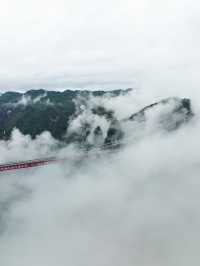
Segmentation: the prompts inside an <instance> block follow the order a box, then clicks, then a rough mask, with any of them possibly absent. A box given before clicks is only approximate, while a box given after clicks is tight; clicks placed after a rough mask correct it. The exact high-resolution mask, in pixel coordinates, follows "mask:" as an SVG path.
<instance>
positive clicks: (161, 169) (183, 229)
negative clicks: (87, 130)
mask: <svg viewBox="0 0 200 266" xmlns="http://www.w3.org/2000/svg"><path fill="white" fill-rule="evenodd" d="M151 97H152V96H150V98H149V97H147V94H144V95H142V94H141V93H139V94H133V95H132V96H130V95H129V97H127V96H126V95H125V96H120V97H118V98H115V99H112V100H111V101H110V102H109V100H108V99H104V100H102V102H103V104H104V105H105V106H108V107H110V108H111V109H113V110H114V111H115V112H116V114H119V115H122V117H123V116H127V115H128V114H129V115H130V114H132V111H133V110H132V109H131V106H132V108H133V109H134V108H136V109H137V108H138V107H140V106H145V105H146V103H147V102H149V101H151V100H152V99H151ZM191 97H192V95H191ZM131 102H132V105H131ZM120 103H121V104H120ZM193 108H194V113H195V114H196V116H195V118H194V119H193V120H192V121H191V123H188V124H186V125H185V126H183V127H182V128H180V129H179V130H177V131H175V132H171V133H170V134H169V133H164V132H163V131H160V130H159V129H158V130H156V131H155V133H154V134H146V135H145V136H143V138H141V139H140V140H139V141H137V142H136V141H135V139H134V138H131V137H130V135H131V132H129V134H130V135H129V138H128V139H127V141H126V145H125V147H124V148H123V149H121V150H120V151H118V152H113V153H107V152H103V151H102V153H95V152H94V153H91V154H88V156H86V157H85V159H82V160H80V158H78V156H80V154H81V153H82V151H81V150H74V149H72V148H69V147H67V148H63V149H62V150H60V156H61V155H62V156H63V155H65V156H68V155H69V160H67V161H66V162H65V163H64V164H62V165H51V166H48V167H44V168H39V169H35V170H34V171H29V170H28V171H23V170H22V171H18V172H13V173H9V174H1V177H0V258H1V264H2V265H4V266H27V265H29V266H34V265H38V266H55V265H60V266H64V265H72V266H82V265H87V266H90V265H91V266H92V265H95V266H102V265H105V266H121V265H124V266H132V265H137V266H151V265H152V266H173V265H174V266H175V265H176V266H177V265H181V266H186V265H189V264H195V265H198V264H199V262H200V259H199V243H200V235H199V226H200V213H199V197H200V196H199V195H200V193H199V186H200V181H199V170H200V164H199V158H200V154H199V151H200V147H199V146H200V144H199V130H200V123H199V114H200V112H199V108H198V106H197V105H196V104H195V103H194V105H193ZM122 110H123V112H122ZM157 111H158V110H157ZM152 118H153V114H151V117H150V119H149V122H150V124H151V126H153V121H154V120H153V119H152ZM146 133H148V129H147V132H146ZM143 135H144V134H143ZM54 145H55V142H54V140H53V139H52V138H51V137H50V136H49V135H48V133H44V134H43V135H42V136H38V138H37V139H36V140H34V141H33V140H31V139H30V138H28V137H25V136H23V135H21V134H20V133H19V132H18V131H15V132H14V133H13V136H12V139H11V140H10V141H9V142H1V143H0V149H1V151H0V159H1V161H5V160H9V159H12V160H13V159H14V156H15V158H19V155H20V156H21V157H20V158H22V159H23V158H24V159H25V158H27V157H28V156H40V155H42V154H43V155H44V154H45V155H48V154H51V149H52V146H54ZM41 147H43V148H41ZM72 151H73V153H72ZM58 154H59V153H58ZM70 155H71V156H70ZM77 158H78V159H77Z"/></svg>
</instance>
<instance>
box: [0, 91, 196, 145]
mask: <svg viewBox="0 0 200 266" xmlns="http://www.w3.org/2000/svg"><path fill="white" fill-rule="evenodd" d="M129 92H130V89H127V90H115V91H111V92H107V91H71V90H66V91H63V92H58V91H46V90H43V89H41V90H30V91H27V92H25V93H18V92H6V93H4V94H2V95H0V139H9V138H10V136H11V132H12V130H13V129H14V128H18V129H19V130H20V131H21V132H22V133H23V134H29V135H30V136H31V137H32V138H35V137H36V136H37V135H39V134H41V133H42V132H43V131H49V132H50V133H51V134H52V136H53V137H54V138H55V139H57V140H60V141H63V142H65V143H72V142H75V143H78V144H81V145H84V146H87V147H90V146H96V145H97V146H99V145H100V146H107V145H114V143H119V142H121V141H122V139H123V138H124V137H125V135H126V134H127V132H125V130H124V128H126V130H127V129H128V131H129V132H131V133H132V135H133V137H134V136H136V133H137V134H138V129H140V133H141V132H142V134H144V132H148V134H149V132H150V129H151V131H154V130H155V129H157V128H159V130H164V131H171V130H175V129H177V128H178V127H180V126H181V125H183V124H184V123H186V122H188V121H189V120H190V119H191V118H192V116H193V112H192V107H191V102H190V100H189V99H181V98H168V99H164V100H162V101H159V102H156V103H153V104H151V105H148V106H145V107H144V108H143V109H141V110H138V112H136V113H134V114H132V115H130V116H129V117H127V118H125V119H122V120H119V119H118V118H117V116H116V114H115V112H114V110H112V108H110V109H108V107H105V106H104V105H102V104H101V101H100V102H99V101H97V102H95V100H94V99H103V98H105V97H107V98H109V99H111V98H113V97H117V96H123V95H126V94H128V93H129ZM91 99H93V100H91ZM91 103H92V104H91ZM152 121H153V128H151V127H152ZM77 125H78V126H77Z"/></svg>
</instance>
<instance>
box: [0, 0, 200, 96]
mask: <svg viewBox="0 0 200 266" xmlns="http://www.w3.org/2000/svg"><path fill="white" fill-rule="evenodd" d="M0 4H1V7H0V36H1V37H0V90H1V91H3V90H8V89H24V88H27V89H28V88H40V87H46V88H66V87H72V88H76V87H93V88H97V87H98V88H99V87H106V88H107V87H108V88H115V87H129V86H137V87H145V88H146V87H148V86H150V87H155V88H161V87H162V88H163V90H166V89H173V88H176V89H181V88H183V89H184V90H187V89H188V87H190V89H197V88H198V86H199V84H200V79H199V73H198V72H199V66H200V49H199V46H200V37H199V26H200V18H199V11H200V10H199V9H200V4H199V2H198V1H197V0H193V1H189V0H166V1H160V0H137V1H136V0H120V1H119V0H107V1H106V0H101V1H97V0H84V1H83V0H73V1H72V0H48V1H47V0H42V1H41V0H40V1H39V0H15V1H13V0H7V1H3V0H0Z"/></svg>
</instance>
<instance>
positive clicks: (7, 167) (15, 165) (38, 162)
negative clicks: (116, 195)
mask: <svg viewBox="0 0 200 266" xmlns="http://www.w3.org/2000/svg"><path fill="white" fill-rule="evenodd" d="M64 160H65V159H58V158H56V157H50V158H42V159H34V160H28V161H21V162H12V163H7V164H0V172H5V171H11V170H18V169H23V168H32V167H38V166H43V165H46V164H52V163H57V162H61V161H64Z"/></svg>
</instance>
